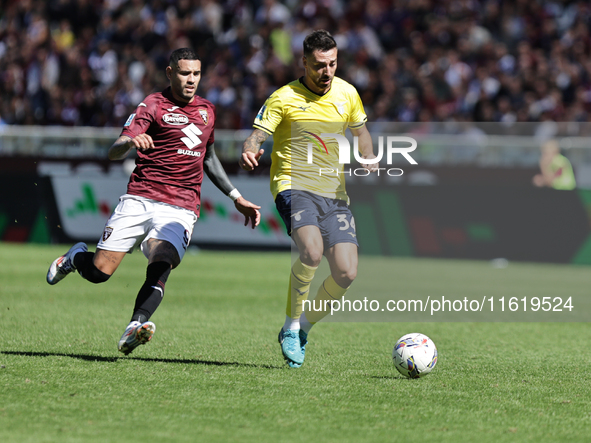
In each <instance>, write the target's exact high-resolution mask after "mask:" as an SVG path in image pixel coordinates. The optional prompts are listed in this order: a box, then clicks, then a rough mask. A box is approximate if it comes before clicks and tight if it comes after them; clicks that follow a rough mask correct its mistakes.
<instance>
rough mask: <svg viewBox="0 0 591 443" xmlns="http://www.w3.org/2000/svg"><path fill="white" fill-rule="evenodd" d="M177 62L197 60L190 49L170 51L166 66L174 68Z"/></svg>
mask: <svg viewBox="0 0 591 443" xmlns="http://www.w3.org/2000/svg"><path fill="white" fill-rule="evenodd" d="M179 60H199V57H198V56H197V54H195V51H193V50H192V49H191V48H179V49H175V50H174V51H172V54H170V59H169V60H168V66H171V67H176V66H178V65H179Z"/></svg>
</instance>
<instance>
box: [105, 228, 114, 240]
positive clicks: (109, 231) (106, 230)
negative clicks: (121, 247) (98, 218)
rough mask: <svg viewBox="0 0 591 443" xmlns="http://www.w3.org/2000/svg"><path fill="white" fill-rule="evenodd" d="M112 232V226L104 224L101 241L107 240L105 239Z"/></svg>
mask: <svg viewBox="0 0 591 443" xmlns="http://www.w3.org/2000/svg"><path fill="white" fill-rule="evenodd" d="M112 233H113V228H112V227H110V226H105V230H104V231H103V241H107V239H108V238H109V237H110V236H111V234H112Z"/></svg>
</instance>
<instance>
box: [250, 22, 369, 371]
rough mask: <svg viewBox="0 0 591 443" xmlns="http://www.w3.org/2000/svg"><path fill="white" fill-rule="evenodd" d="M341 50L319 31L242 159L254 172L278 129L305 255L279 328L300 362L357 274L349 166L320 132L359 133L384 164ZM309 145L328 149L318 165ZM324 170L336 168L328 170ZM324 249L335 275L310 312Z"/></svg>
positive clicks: (284, 201)
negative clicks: (343, 71)
mask: <svg viewBox="0 0 591 443" xmlns="http://www.w3.org/2000/svg"><path fill="white" fill-rule="evenodd" d="M337 52H338V50H337V45H336V42H335V40H334V39H333V38H332V36H331V35H330V34H329V33H328V32H327V31H324V30H317V31H314V32H312V33H311V34H309V35H308V36H307V37H306V39H305V40H304V56H303V64H304V68H305V73H304V76H303V77H301V78H299V79H298V80H295V81H293V82H291V83H289V84H287V85H285V86H283V87H282V88H280V89H278V90H277V91H275V92H274V93H273V94H272V95H271V96H270V97H269V98H268V99H267V101H266V102H265V104H264V105H263V107H262V108H261V110H260V111H259V113H258V115H257V116H256V118H255V122H254V125H253V126H254V131H253V132H252V134H251V135H250V136H249V137H248V138H247V139H246V141H245V142H244V146H243V150H242V151H243V152H242V155H241V158H240V161H239V163H240V166H241V167H242V168H243V169H244V170H247V171H252V170H253V169H254V168H255V167H256V166H258V160H259V159H260V157H261V155H263V150H262V149H261V145H262V143H263V142H264V141H265V140H266V139H267V138H268V137H269V135H273V152H272V155H271V158H272V166H271V192H272V194H273V197H274V198H275V204H276V206H277V209H278V211H279V214H280V215H281V217H282V219H283V221H284V223H285V225H286V228H287V231H288V233H289V234H290V235H291V237H292V239H293V240H294V242H295V244H296V246H297V247H298V250H299V254H300V255H299V258H298V259H297V260H296V261H295V263H294V264H293V266H292V268H291V274H290V280H289V288H288V293H287V310H286V320H285V324H284V326H283V328H282V329H281V331H280V333H279V343H280V344H281V351H282V353H283V356H284V358H285V360H286V361H287V363H288V365H289V366H290V367H292V368H299V367H301V366H302V364H303V362H304V355H305V346H306V344H307V342H308V341H307V337H308V333H309V332H310V329H311V328H312V326H313V325H314V324H315V323H316V322H318V321H319V320H321V319H322V318H323V317H324V316H326V314H327V313H328V312H330V301H332V300H340V299H341V298H342V297H343V296H344V295H345V293H346V292H347V289H348V288H349V286H350V285H351V283H352V282H353V280H354V279H355V277H356V275H357V260H358V259H357V248H358V243H357V236H356V233H355V221H354V219H353V216H352V214H351V211H350V210H349V205H348V203H349V198H348V196H347V193H346V190H345V179H344V175H343V174H342V173H337V172H336V171H337V170H339V171H340V170H342V169H343V167H344V166H346V165H340V164H339V155H338V143H337V141H336V140H335V139H334V138H332V139H330V138H327V139H326V140H323V139H322V138H321V137H320V134H322V133H336V134H339V135H343V134H344V132H345V130H346V129H347V128H349V129H350V130H351V132H352V133H353V135H354V136H357V137H358V141H359V145H358V146H359V148H358V149H359V151H360V152H361V156H362V158H364V159H368V163H367V164H364V165H363V167H365V168H366V169H368V170H370V171H372V170H374V169H375V168H377V163H376V160H372V159H375V156H374V154H373V147H372V141H371V136H370V134H369V132H368V131H367V128H366V127H365V122H366V121H367V116H366V115H365V111H364V109H363V104H362V102H361V98H360V97H359V94H358V93H357V91H356V89H355V88H354V87H353V86H352V85H350V84H349V83H347V82H345V81H344V80H342V79H340V78H338V77H335V71H336V68H337ZM309 146H317V147H319V148H320V149H318V148H316V151H315V152H314V159H315V163H314V164H313V165H311V164H309V163H308V161H306V160H307V159H308V149H309ZM320 168H324V169H323V170H324V171H329V170H332V171H334V172H333V173H324V174H322V173H320V172H319V171H320ZM323 255H324V256H326V258H327V260H328V263H329V265H330V270H331V274H330V275H329V276H328V277H327V278H326V279H325V280H324V282H323V283H322V285H321V287H320V289H319V290H318V293H317V295H316V299H315V301H316V302H315V306H316V307H317V306H320V305H322V306H323V307H324V306H328V308H327V309H323V310H321V311H315V310H310V311H308V312H303V303H304V300H306V299H307V297H308V293H309V289H310V283H311V281H312V279H313V278H314V274H315V272H316V270H317V268H318V266H319V264H320V262H321V260H322V256H323ZM325 301H328V303H325Z"/></svg>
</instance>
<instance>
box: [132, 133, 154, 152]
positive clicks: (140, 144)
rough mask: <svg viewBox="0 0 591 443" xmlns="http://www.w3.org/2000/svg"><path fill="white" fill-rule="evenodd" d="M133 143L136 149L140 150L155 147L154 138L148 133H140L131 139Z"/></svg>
mask: <svg viewBox="0 0 591 443" xmlns="http://www.w3.org/2000/svg"><path fill="white" fill-rule="evenodd" d="M131 143H133V145H134V146H135V148H136V149H139V150H140V151H147V150H148V149H154V140H152V137H150V136H149V135H148V134H139V135H136V136H135V137H134V138H132V139H131Z"/></svg>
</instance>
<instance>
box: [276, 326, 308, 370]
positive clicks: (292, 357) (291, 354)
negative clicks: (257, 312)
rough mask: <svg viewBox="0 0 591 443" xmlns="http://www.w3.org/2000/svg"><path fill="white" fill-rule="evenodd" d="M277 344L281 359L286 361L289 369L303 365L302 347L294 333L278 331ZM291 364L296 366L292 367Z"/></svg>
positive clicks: (298, 337)
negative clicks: (279, 346)
mask: <svg viewBox="0 0 591 443" xmlns="http://www.w3.org/2000/svg"><path fill="white" fill-rule="evenodd" d="M278 339H279V344H280V345H281V352H282V353H283V358H285V360H286V361H287V364H288V365H289V366H290V367H296V368H299V367H300V366H301V365H302V363H304V356H303V354H302V346H301V343H300V336H299V334H298V333H297V332H296V331H292V330H287V331H284V330H283V328H282V329H281V331H279V337H278ZM290 363H293V364H295V365H298V366H292V365H291V364H290Z"/></svg>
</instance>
